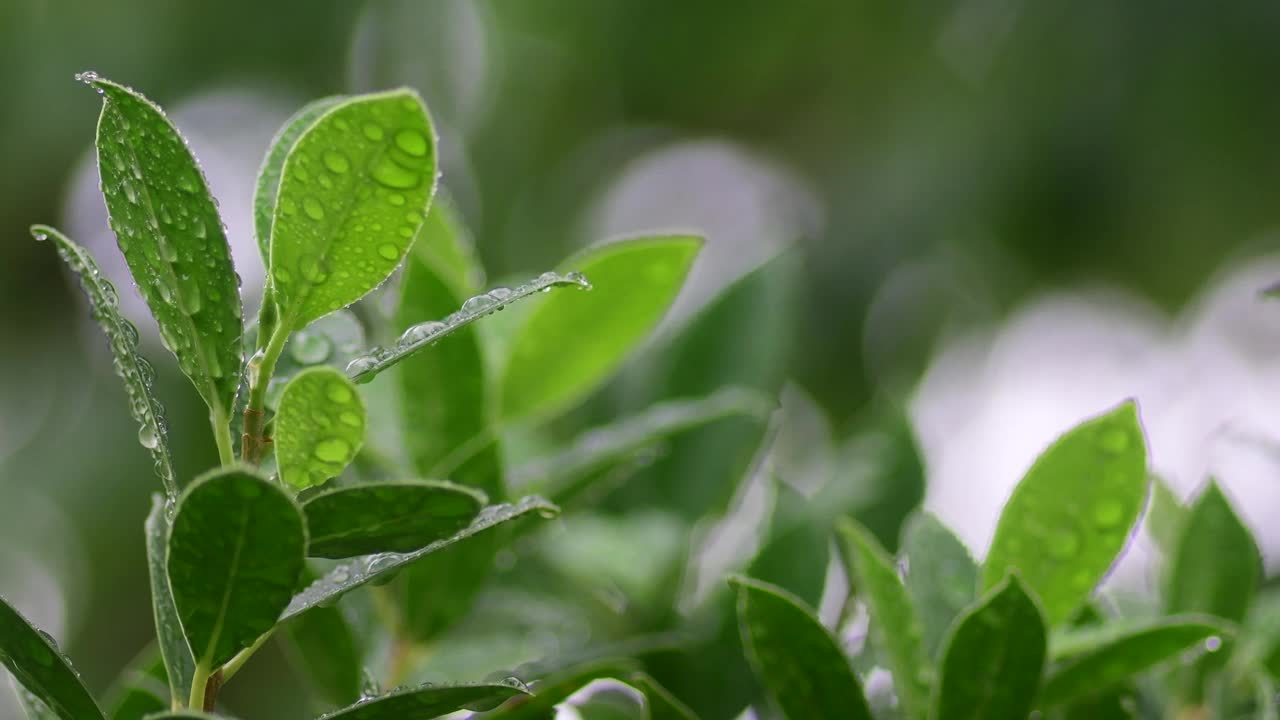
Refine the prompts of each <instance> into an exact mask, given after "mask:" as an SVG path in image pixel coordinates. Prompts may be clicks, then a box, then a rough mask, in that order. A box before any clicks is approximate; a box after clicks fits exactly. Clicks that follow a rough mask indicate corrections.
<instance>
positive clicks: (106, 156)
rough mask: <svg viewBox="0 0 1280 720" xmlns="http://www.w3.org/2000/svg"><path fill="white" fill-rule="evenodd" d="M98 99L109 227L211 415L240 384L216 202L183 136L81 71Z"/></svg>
mask: <svg viewBox="0 0 1280 720" xmlns="http://www.w3.org/2000/svg"><path fill="white" fill-rule="evenodd" d="M79 78H80V79H81V80H83V81H84V82H86V83H88V84H89V85H91V86H93V87H94V89H96V90H97V91H98V93H99V94H101V95H102V97H103V105H102V115H101V117H100V118H99V120H98V138H97V148H98V172H99V174H100V175H101V178H102V195H103V197H104V199H105V200H106V204H107V212H108V214H109V215H110V218H111V227H112V229H114V230H115V233H116V238H117V241H118V244H119V246H120V251H121V252H122V253H124V258H125V262H126V263H128V265H129V271H130V272H131V273H132V274H133V279H134V282H135V283H137V285H138V289H139V291H140V292H141V293H142V297H143V299H144V300H146V302H147V306H148V307H150V308H151V314H152V315H154V316H155V318H156V324H157V325H158V326H159V328H160V336H161V338H162V339H163V340H164V343H165V346H166V347H168V348H169V350H170V351H172V352H173V354H174V355H175V356H176V357H177V358H178V366H179V367H180V368H181V369H182V372H183V373H185V374H186V376H187V377H189V378H190V379H191V382H192V383H193V384H194V385H195V387H196V390H197V391H198V392H199V393H200V396H201V397H202V398H204V401H205V403H207V404H208V405H209V408H210V410H211V411H212V413H213V415H214V417H215V418H216V419H219V421H226V420H227V419H228V418H229V413H230V409H231V406H232V403H233V401H234V399H235V393H236V387H237V386H238V385H239V383H240V371H241V354H240V336H241V335H242V334H243V324H242V321H241V309H240V289H239V283H238V280H237V277H236V273H235V268H234V267H233V266H232V264H231V252H230V249H229V248H228V246H227V237H226V231H225V230H224V229H223V226H222V219H221V217H220V216H219V215H218V209H217V203H216V201H215V200H214V198H213V196H212V195H211V194H210V193H209V188H208V183H207V182H206V181H205V178H204V174H203V173H202V172H201V171H200V166H199V165H198V164H197V163H196V159H195V157H194V156H193V155H192V154H191V151H190V150H189V149H188V148H187V144H186V141H185V140H183V138H182V136H181V135H179V134H178V130H177V128H175V127H174V126H173V124H172V123H171V122H169V119H168V118H167V117H165V115H164V113H163V112H162V111H161V110H160V108H159V107H157V106H156V105H155V104H153V103H152V102H151V101H150V100H147V99H146V98H144V97H142V95H140V94H138V93H137V92H134V91H133V90H131V89H129V88H127V87H124V86H123V85H119V84H116V83H114V82H111V81H110V80H106V79H103V78H100V77H98V76H97V75H95V74H93V73H83V74H82V75H80V76H79Z"/></svg>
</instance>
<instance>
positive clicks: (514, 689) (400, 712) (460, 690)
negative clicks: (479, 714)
mask: <svg viewBox="0 0 1280 720" xmlns="http://www.w3.org/2000/svg"><path fill="white" fill-rule="evenodd" d="M519 695H528V690H527V689H526V688H525V687H524V686H523V685H522V684H520V683H516V682H513V683H487V684H476V685H440V686H427V687H422V688H418V689H414V690H403V691H399V692H392V693H389V694H387V695H383V696H382V697H378V698H373V699H371V700H366V701H364V702H360V703H357V704H355V705H352V706H350V707H347V708H344V709H342V710H338V711H337V712H333V713H330V714H328V715H325V716H324V718H323V720H431V718H437V717H440V716H441V715H448V714H449V713H452V712H455V711H458V710H491V709H493V708H495V707H497V706H498V705H500V704H502V703H504V702H506V701H507V700H510V699H511V698H513V697H516V696H519Z"/></svg>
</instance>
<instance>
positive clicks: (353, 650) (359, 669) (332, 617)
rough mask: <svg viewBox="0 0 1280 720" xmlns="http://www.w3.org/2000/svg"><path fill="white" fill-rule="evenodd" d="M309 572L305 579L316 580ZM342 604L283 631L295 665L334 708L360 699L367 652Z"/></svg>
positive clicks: (298, 620) (315, 611) (317, 610)
mask: <svg viewBox="0 0 1280 720" xmlns="http://www.w3.org/2000/svg"><path fill="white" fill-rule="evenodd" d="M315 577H316V576H315V575H314V574H313V573H311V572H310V571H309V570H308V571H307V575H306V578H307V580H308V581H311V580H314V579H315ZM346 610H347V608H345V607H344V606H343V605H342V604H340V603H335V604H334V605H332V606H329V607H317V608H312V610H311V612H308V613H303V615H302V617H299V618H294V620H293V622H290V623H288V624H286V625H284V626H282V627H281V628H280V630H279V631H278V634H279V635H281V636H282V637H283V638H284V639H285V640H286V642H285V643H284V648H285V650H286V652H287V653H288V657H289V658H290V659H291V660H292V661H293V663H294V665H295V666H296V667H298V668H300V669H301V670H302V672H303V674H304V675H305V676H306V677H307V678H308V679H309V680H310V681H311V682H310V687H311V689H312V690H313V691H314V692H316V693H319V694H320V695H321V696H323V697H324V698H325V700H327V701H328V702H330V703H332V704H333V705H335V706H342V705H349V704H351V703H353V702H355V701H357V700H359V699H360V691H361V686H362V685H363V682H364V657H365V652H366V648H365V647H364V642H363V641H362V640H361V638H360V636H359V635H358V634H357V633H356V629H355V623H354V622H353V620H354V618H350V617H348V613H347V612H346Z"/></svg>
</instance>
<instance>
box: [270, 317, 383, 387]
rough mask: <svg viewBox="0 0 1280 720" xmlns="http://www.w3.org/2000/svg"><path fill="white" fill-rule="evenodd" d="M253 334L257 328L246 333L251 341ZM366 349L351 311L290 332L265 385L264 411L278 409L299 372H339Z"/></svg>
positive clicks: (363, 335) (360, 327) (357, 320)
mask: <svg viewBox="0 0 1280 720" xmlns="http://www.w3.org/2000/svg"><path fill="white" fill-rule="evenodd" d="M255 331H256V327H255V328H252V329H250V330H249V331H246V332H247V334H248V335H249V336H250V337H251V339H252V340H256V335H257V333H256V332H255ZM367 346H368V343H367V342H366V341H365V332H364V326H363V325H361V324H360V320H359V319H358V318H357V317H356V316H355V314H354V313H352V312H351V311H350V310H338V311H337V312H334V313H331V314H329V315H325V316H324V317H322V318H320V319H319V320H317V321H315V322H313V323H311V324H310V325H308V326H307V327H306V328H304V329H302V330H299V331H298V332H296V333H293V334H292V335H290V336H289V340H288V342H286V343H285V346H284V352H282V353H281V354H280V360H279V362H277V363H276V367H275V371H274V372H272V373H271V380H270V382H269V384H268V385H267V397H266V401H267V408H268V409H270V410H272V411H275V410H277V409H278V408H279V407H280V398H281V397H282V396H283V395H284V389H285V387H287V386H288V384H289V381H290V380H292V379H293V378H294V377H296V376H297V375H298V373H300V372H302V371H303V370H307V369H309V368H313V367H318V366H327V367H333V368H337V369H339V370H341V369H342V368H345V367H346V366H347V363H349V362H351V360H352V359H353V358H355V357H356V356H357V355H360V354H362V353H363V352H364V349H365V348H366V347H367Z"/></svg>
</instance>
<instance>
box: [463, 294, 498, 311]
mask: <svg viewBox="0 0 1280 720" xmlns="http://www.w3.org/2000/svg"><path fill="white" fill-rule="evenodd" d="M495 302H497V301H496V300H494V299H493V298H492V297H489V296H488V295H476V296H475V297H472V298H468V299H467V301H466V302H464V303H462V312H464V313H467V314H472V313H479V312H484V311H485V310H487V309H489V308H491V307H493V305H494V303H495Z"/></svg>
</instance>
